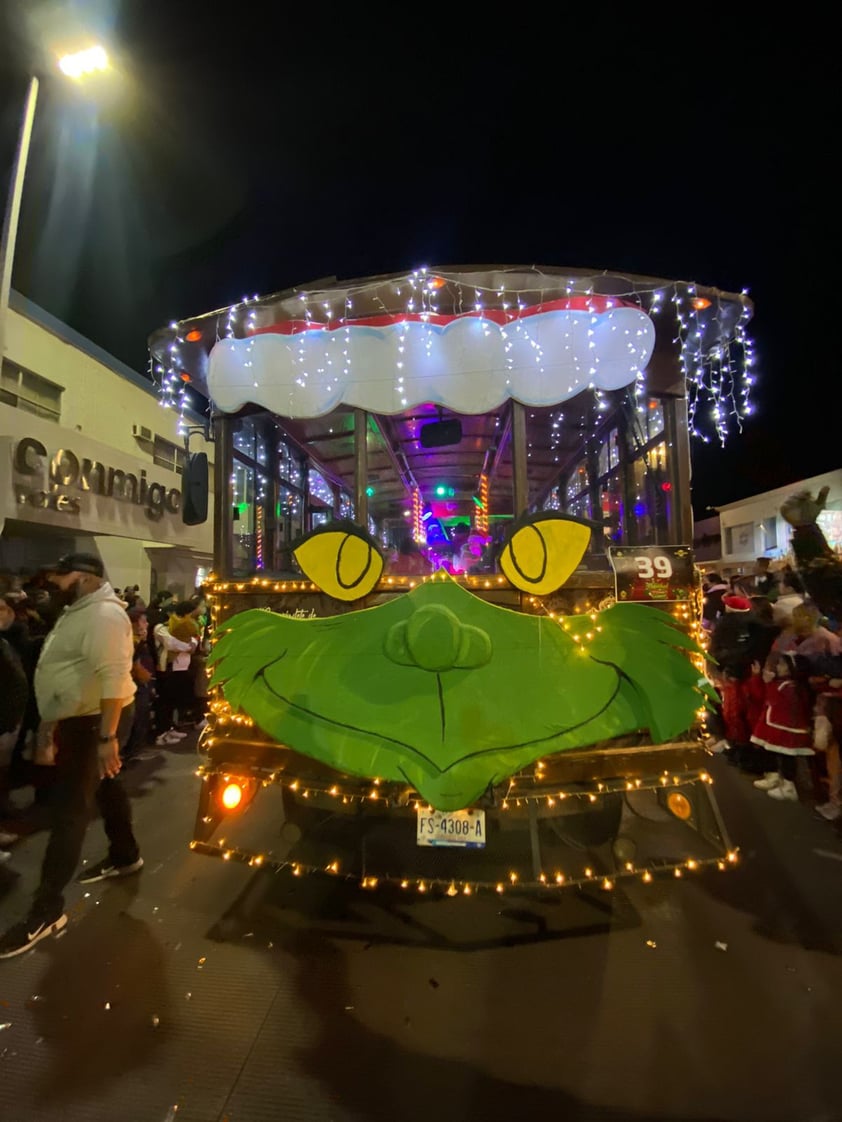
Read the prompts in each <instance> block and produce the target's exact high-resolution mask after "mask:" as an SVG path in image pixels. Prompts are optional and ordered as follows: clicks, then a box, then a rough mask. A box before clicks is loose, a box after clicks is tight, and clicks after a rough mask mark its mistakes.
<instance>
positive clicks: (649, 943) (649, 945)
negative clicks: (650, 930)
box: [646, 939, 658, 950]
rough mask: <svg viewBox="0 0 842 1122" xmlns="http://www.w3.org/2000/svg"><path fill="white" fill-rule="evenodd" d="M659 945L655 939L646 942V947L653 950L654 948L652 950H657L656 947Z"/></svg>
mask: <svg viewBox="0 0 842 1122" xmlns="http://www.w3.org/2000/svg"><path fill="white" fill-rule="evenodd" d="M657 945H658V944H657V943H656V942H655V940H654V939H647V940H646V946H647V947H651V948H652V950H654V949H655V947H657Z"/></svg>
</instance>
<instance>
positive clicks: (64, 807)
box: [0, 553, 143, 958]
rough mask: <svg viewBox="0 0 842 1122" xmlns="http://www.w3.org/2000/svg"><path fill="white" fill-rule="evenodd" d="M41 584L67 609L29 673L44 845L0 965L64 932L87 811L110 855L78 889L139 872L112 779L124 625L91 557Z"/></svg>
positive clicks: (123, 800) (124, 663)
mask: <svg viewBox="0 0 842 1122" xmlns="http://www.w3.org/2000/svg"><path fill="white" fill-rule="evenodd" d="M47 576H48V579H49V580H50V582H51V583H52V584H54V585H56V586H57V587H58V588H59V589H61V590H62V592H64V593H65V596H66V598H67V599H68V601H69V603H68V604H67V606H66V607H65V609H64V611H63V612H62V614H61V616H60V617H59V620H58V622H57V623H56V625H55V627H54V628H53V630H52V631H51V632H50V634H49V635H48V636H47V638H46V640H45V642H44V647H43V649H42V651H41V656H40V658H39V660H38V666H37V668H36V670H35V695H36V698H37V701H38V711H39V713H40V714H41V725H40V726H39V729H38V733H37V738H36V753H37V754H39V755H41V757H42V758H44V756H46V755H49V754H50V751H51V748H52V747H54V750H55V767H56V776H55V782H54V784H53V787H52V791H51V796H52V807H51V809H52V821H51V826H50V838H49V841H48V843H47V852H46V853H45V855H44V863H43V865H42V867H41V883H40V884H39V886H38V889H37V891H36V893H35V898H34V901H33V904H32V907H31V909H30V912H29V916H28V918H27V919H26V920H25V921H24V922H23V923H18V924H15V926H14V927H11V928H10V929H9V930H8V931H6V933H5V934H4V935H2V936H0V958H11V957H12V956H13V955H17V954H22V953H23V952H24V951H26V950H28V949H29V948H30V947H32V946H34V945H35V944H36V943H38V942H40V940H41V939H44V938H46V936H48V935H51V934H53V933H57V932H59V931H61V930H62V928H64V927H65V926H66V924H67V916H66V914H65V912H64V889H65V888H66V887H67V884H68V882H69V881H70V878H71V877H72V876H73V873H74V872H75V871H76V867H77V865H78V864H79V858H80V856H81V853H82V843H83V842H84V840H85V833H86V831H87V828H88V823H89V821H90V818H91V814H92V812H93V809H94V804H95V803H96V804H97V805H98V807H99V811H100V813H101V815H102V821H103V825H104V827H105V833H106V835H107V836H108V840H109V843H110V848H109V853H108V857H106V858H105V860H103V861H100V862H99V863H98V864H97V865H94V866H93V867H92V868H91V869H88V870H86V871H85V872H84V873H83V874H82V876H80V877H79V882H80V883H82V884H90V883H92V882H93V881H99V880H105V879H107V878H109V877H122V876H128V875H130V874H131V873H136V872H138V871H139V870H140V869H141V868H142V866H143V858H142V857H141V856H140V851H139V849H138V845H137V842H136V840H135V837H134V833H133V832H132V819H131V807H130V804H129V799H128V796H127V794H126V792H125V790H124V789H123V787H122V785H121V783H120V779H119V771H120V746H121V744H122V743H123V742H125V740H126V738H127V737H128V734H129V731H130V729H131V724H132V713H133V709H134V693H135V685H134V681H133V680H132V674H131V669H132V658H133V655H134V643H133V639H132V628H131V623H130V621H129V617H128V614H127V613H126V610H125V605H124V604H123V602H122V601H121V600H119V599H118V598H117V597H116V596H115V594H114V590H113V588H112V587H111V585H110V584H109V583H108V582H107V581H106V580H105V579H104V577H105V572H104V569H103V564H102V561H101V560H100V559H99V558H98V557H96V556H95V555H93V554H90V553H71V554H68V555H66V556H65V557H62V558H61V559H60V560H59V561H58V562H57V563H56V564H55V565H53V566H51V567H50V568H49V569H48V570H47Z"/></svg>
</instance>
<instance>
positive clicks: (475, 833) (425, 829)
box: [415, 810, 485, 849]
mask: <svg viewBox="0 0 842 1122" xmlns="http://www.w3.org/2000/svg"><path fill="white" fill-rule="evenodd" d="M417 814H418V833H417V835H416V839H415V840H416V842H417V843H418V845H442V846H444V845H450V846H460V847H461V848H463V849H482V848H483V847H484V845H485V811H484V810H449V811H448V810H418V811H417Z"/></svg>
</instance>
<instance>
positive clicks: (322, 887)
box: [208, 870, 640, 951]
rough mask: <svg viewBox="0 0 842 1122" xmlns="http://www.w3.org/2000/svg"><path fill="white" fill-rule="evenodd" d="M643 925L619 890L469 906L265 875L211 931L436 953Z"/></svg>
mask: <svg viewBox="0 0 842 1122" xmlns="http://www.w3.org/2000/svg"><path fill="white" fill-rule="evenodd" d="M638 926H640V917H639V916H638V914H637V912H636V910H635V909H634V907H633V905H632V904H631V902H630V901H629V899H628V897H627V896H626V895H625V893H624V892H623V891H622V890H621V889H620V888H619V887H618V889H617V890H616V891H614V892H613V893H612V894H611V895H610V896H608V895H606V894H605V893H602V892H600V890H599V889H598V888H596V887H594V889H592V890H589V891H586V890H581V891H577V890H572V889H571V890H570V891H569V892H568V893H567V894H566V895H565V894H562V895H555V896H552V897H545V898H540V897H538V896H530V895H528V894H518V893H515V892H507V893H506V896H505V898H502V899H501V898H498V897H496V896H494V894H490V893H485V894H483V895H482V896H478V897H476V898H475V899H473V900H471V901H465V900H461V899H459V900H450V899H448V898H447V897H446V896H444V895H441V896H439V897H435V896H432V895H431V896H430V897H429V898H427V899H425V900H423V901H421V900H419V898H418V897H417V896H415V897H413V896H410V897H409V898H407V894H406V893H405V892H402V891H401V890H400V889H399V888H397V887H392V886H388V885H384V886H381V887H380V888H378V890H377V891H376V892H375V893H371V894H367V893H361V891H360V889H359V887H358V886H357V885H356V884H354V883H347V882H344V881H337V880H334V879H333V878H330V877H323V876H319V875H313V876H310V877H306V878H303V879H297V878H294V877H293V876H292V875H291V874H290V873H286V872H282V873H274V872H272V871H270V870H261V871H259V872H257V873H255V874H254V876H253V877H252V878H251V880H250V882H249V883H248V885H247V886H246V887H245V889H244V890H243V892H242V893H241V894H240V896H239V897H238V898H237V899H236V900H235V901H234V903H233V904H232V905H231V907H230V908H229V909H228V911H227V912H226V913H225V914H224V916H222V917H221V919H220V920H219V921H218V923H216V924H215V925H214V927H213V928H211V930H210V931H209V932H208V937H209V938H211V939H215V940H218V941H222V942H228V941H234V940H238V939H239V938H241V937H242V934H243V933H244V932H245V931H246V930H249V931H256V930H259V931H260V932H261V934H263V935H265V936H266V937H267V939H270V940H271V939H278V938H279V936H280V938H284V937H285V936H286V935H291V934H292V933H294V932H296V931H306V932H307V933H308V937H309V936H313V937H316V936H322V937H324V938H330V939H341V940H352V941H359V942H363V943H364V944H365V945H366V947H368V946H375V945H396V946H406V947H419V948H421V947H426V948H430V949H433V948H434V949H438V950H452V951H478V950H492V949H495V948H500V947H515V946H523V945H525V944H529V943H544V942H552V941H558V940H564V939H571V938H577V937H578V938H581V937H585V936H593V935H605V934H609V933H611V932H616V931H621V930H629V929H631V928H634V927H638Z"/></svg>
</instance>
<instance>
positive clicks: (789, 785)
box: [766, 779, 798, 803]
mask: <svg viewBox="0 0 842 1122" xmlns="http://www.w3.org/2000/svg"><path fill="white" fill-rule="evenodd" d="M766 794H767V795H768V796H769V798H770V799H777V800H778V802H790V803H797V802H798V789H797V788H796V786H795V784H794V783H793V782H792V780H791V779H782V780H781V782H780V783H779V784H778V785H777V787H772V789H771V790H769V791H767V792H766Z"/></svg>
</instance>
